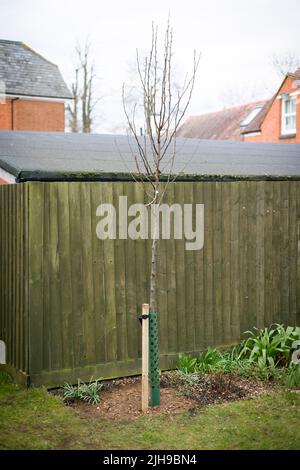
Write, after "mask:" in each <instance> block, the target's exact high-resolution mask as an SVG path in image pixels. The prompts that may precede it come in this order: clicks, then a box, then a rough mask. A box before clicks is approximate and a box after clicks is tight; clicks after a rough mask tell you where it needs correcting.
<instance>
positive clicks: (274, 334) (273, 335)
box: [238, 324, 300, 368]
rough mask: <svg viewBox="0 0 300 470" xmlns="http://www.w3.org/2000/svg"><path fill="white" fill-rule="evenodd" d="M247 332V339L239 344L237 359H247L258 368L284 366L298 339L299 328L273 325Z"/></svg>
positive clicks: (299, 334)
mask: <svg viewBox="0 0 300 470" xmlns="http://www.w3.org/2000/svg"><path fill="white" fill-rule="evenodd" d="M254 330H255V331H254V332H253V331H247V332H246V334H249V338H247V339H245V340H244V341H242V342H241V350H240V353H239V356H238V357H239V359H241V358H248V359H249V360H250V361H252V362H255V363H257V364H258V366H259V367H260V368H265V367H272V368H274V367H276V366H286V365H288V364H289V362H290V360H291V354H292V344H293V342H294V341H295V340H297V339H300V328H299V327H291V326H288V327H287V328H284V326H283V325H277V324H276V325H274V326H273V327H272V326H271V327H270V328H263V329H261V330H258V329H257V328H254Z"/></svg>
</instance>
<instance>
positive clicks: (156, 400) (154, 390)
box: [149, 312, 160, 406]
mask: <svg viewBox="0 0 300 470" xmlns="http://www.w3.org/2000/svg"><path fill="white" fill-rule="evenodd" d="M149 382H150V406H158V405H160V389H159V352H158V319H157V313H156V312H150V313H149Z"/></svg>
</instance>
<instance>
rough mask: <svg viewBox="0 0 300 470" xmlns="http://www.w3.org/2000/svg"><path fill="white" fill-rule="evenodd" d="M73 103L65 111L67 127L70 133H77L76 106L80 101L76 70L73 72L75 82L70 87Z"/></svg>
mask: <svg viewBox="0 0 300 470" xmlns="http://www.w3.org/2000/svg"><path fill="white" fill-rule="evenodd" d="M71 90H72V96H73V101H72V103H71V104H70V103H68V105H67V111H68V114H69V126H70V129H71V132H79V125H78V106H79V100H80V93H79V88H78V69H76V70H75V81H74V82H73V83H72V85H71Z"/></svg>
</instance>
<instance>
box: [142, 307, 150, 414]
mask: <svg viewBox="0 0 300 470" xmlns="http://www.w3.org/2000/svg"><path fill="white" fill-rule="evenodd" d="M142 314H143V315H149V304H143V306H142ZM148 375H149V318H148V317H147V318H144V319H143V320H142V411H143V412H145V411H147V410H148V406H149V378H148Z"/></svg>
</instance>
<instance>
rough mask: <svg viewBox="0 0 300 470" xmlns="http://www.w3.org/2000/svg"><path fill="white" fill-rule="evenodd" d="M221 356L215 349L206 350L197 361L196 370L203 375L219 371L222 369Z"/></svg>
mask: <svg viewBox="0 0 300 470" xmlns="http://www.w3.org/2000/svg"><path fill="white" fill-rule="evenodd" d="M222 361H223V355H222V353H221V352H220V351H218V350H217V349H215V348H208V349H207V351H204V352H203V353H201V354H200V356H199V357H198V360H197V370H198V371H199V372H203V373H209V372H214V371H219V370H220V369H221V368H222Z"/></svg>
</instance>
